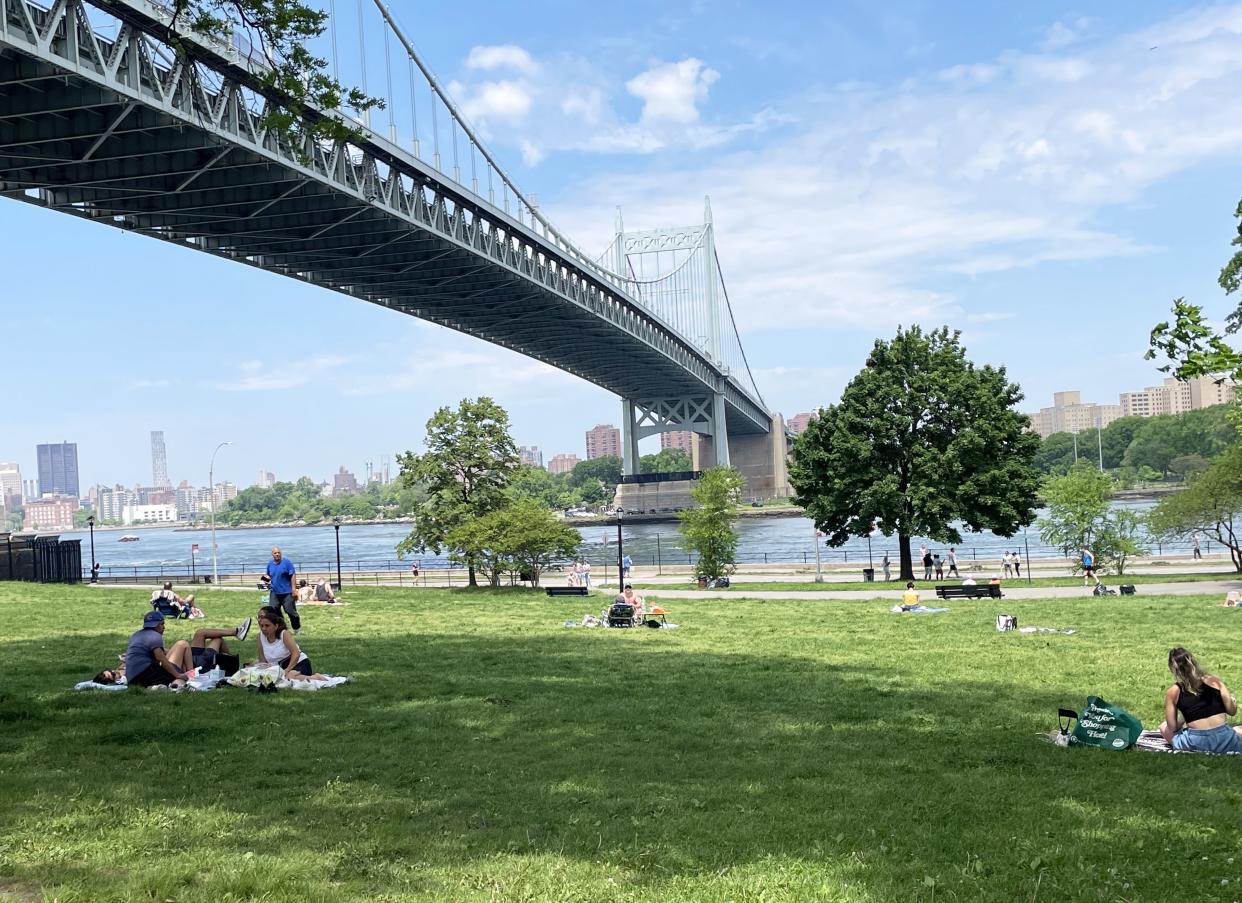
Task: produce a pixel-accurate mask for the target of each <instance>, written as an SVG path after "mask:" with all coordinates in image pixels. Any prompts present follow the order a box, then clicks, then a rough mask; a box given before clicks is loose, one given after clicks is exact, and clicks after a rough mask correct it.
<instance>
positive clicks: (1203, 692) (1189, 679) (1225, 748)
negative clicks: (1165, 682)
mask: <svg viewBox="0 0 1242 903" xmlns="http://www.w3.org/2000/svg"><path fill="white" fill-rule="evenodd" d="M1169 671H1171V672H1172V673H1173V679H1174V680H1175V681H1176V683H1174V684H1173V686H1171V687H1169V689H1168V690H1167V691H1166V692H1165V694H1164V721H1162V722H1161V724H1160V733H1161V735H1162V736H1163V737H1164V739H1165V740H1167V741H1168V742H1169V744H1170V745H1171V746H1172V747H1173V748H1174V749H1183V750H1192V751H1194V752H1207V753H1227V752H1237V753H1242V728H1235V727H1233V726H1231V725H1230V724H1229V716H1230V715H1235V714H1237V711H1238V704H1237V702H1236V701H1235V700H1234V698H1233V694H1232V693H1230V692H1229V688H1228V687H1227V686H1225V682H1224V681H1223V680H1221V679H1220V678H1219V677H1216V676H1215V675H1212V674H1205V673H1204V671H1203V668H1202V667H1201V666H1200V665H1199V662H1198V661H1197V660H1196V659H1195V657H1194V656H1193V655H1191V654H1190V652H1188V651H1187V650H1185V649H1183V648H1182V647H1181V646H1177V647H1175V648H1173V649H1170V650H1169Z"/></svg>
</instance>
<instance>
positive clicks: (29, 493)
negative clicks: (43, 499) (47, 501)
mask: <svg viewBox="0 0 1242 903" xmlns="http://www.w3.org/2000/svg"><path fill="white" fill-rule="evenodd" d="M22 485H24V486H25V487H26V488H25V490H24V492H23V496H24V498H25V500H26V501H28V502H33V501H34V500H35V499H37V498H38V497H39V481H38V480H23V481H22Z"/></svg>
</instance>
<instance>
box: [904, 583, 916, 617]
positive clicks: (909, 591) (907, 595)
mask: <svg viewBox="0 0 1242 903" xmlns="http://www.w3.org/2000/svg"><path fill="white" fill-rule="evenodd" d="M918 604H919V591H918V590H917V589H915V588H914V581H913V580H907V581H906V591H905V592H904V593H902V594H901V610H902V611H909V610H910V609H911V608H914V606H916V605H918Z"/></svg>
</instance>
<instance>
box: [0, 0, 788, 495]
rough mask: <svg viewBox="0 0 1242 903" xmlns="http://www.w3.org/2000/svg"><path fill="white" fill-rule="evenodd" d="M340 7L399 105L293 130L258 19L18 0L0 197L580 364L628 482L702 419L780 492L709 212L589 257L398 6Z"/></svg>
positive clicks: (342, 40)
mask: <svg viewBox="0 0 1242 903" xmlns="http://www.w3.org/2000/svg"><path fill="white" fill-rule="evenodd" d="M328 2H329V4H330V6H329V19H328V23H329V27H328V29H327V31H326V32H325V34H324V35H323V36H322V38H321V41H322V45H323V46H321V47H320V46H317V47H315V48H314V49H315V50H316V51H317V52H318V53H319V55H320V56H322V57H323V58H324V59H326V60H330V65H331V67H332V71H333V74H334V75H335V76H336V77H337V78H339V79H340V80H341V81H342V82H343V83H344V84H347V85H349V84H356V85H358V86H360V87H361V88H362V89H363V90H364V91H366V92H367V93H369V94H372V95H379V96H382V98H383V100H384V102H385V106H384V108H383V110H377V111H368V112H366V113H363V114H361V115H359V116H353V117H350V119H351V121H352V122H351V124H354V125H356V128H354V130H353V132H354V133H353V134H352V135H351V136H349V137H348V138H346V139H343V140H331V141H328V140H323V139H314V138H310V137H306V138H303V139H301V141H300V143H297V139H294V138H291V137H290V132H289V131H288V130H285V131H278V130H275V129H272V128H269V127H268V125H267V123H268V119H267V114H268V113H269V111H270V110H271V109H272V108H273V104H274V103H275V101H274V100H273V98H272V97H271V96H269V94H268V93H265V92H266V88H265V82H264V80H263V75H264V73H265V71H269V68H268V67H269V66H270V64H269V61H268V59H267V57H266V56H265V51H264V50H263V48H261V47H258V46H256V43H255V41H254V40H253V35H251V34H250V33H249V32H247V31H246V30H245V29H242V28H240V27H238V28H235V29H234V30H233V32H232V34H231V39H227V40H226V39H223V38H220V37H218V36H208V35H203V34H199V33H196V32H192V31H189V30H188V29H185V28H182V27H181V26H179V25H176V24H175V23H174V16H173V10H172V9H171V8H169V7H167V6H164V5H162V4H160V3H155V2H149V0H53V2H51V3H50V4H41V3H34V2H29V0H0V195H2V196H3V197H6V198H10V199H14V200H18V201H23V202H26V203H30V204H35V205H38V206H41V207H44V208H46V209H49V210H54V211H59V212H61V213H65V214H70V215H73V216H78V217H82V218H85V219H89V220H92V221H95V222H98V223H102V224H105V225H109V226H112V227H114V228H118V229H123V230H126V231H129V232H134V233H137V234H141V235H145V236H149V237H151V238H156V239H160V240H163V241H165V242H170V243H173V244H177V245H180V246H182V247H187V248H192V249H194V250H198V251H202V252H205V253H209V254H213V255H217V256H219V257H223V258H227V259H229V260H234V261H237V262H239V263H244V264H247V265H250V266H254V267H259V268H262V269H264V270H267V271H270V272H274V273H279V274H283V275H285V276H288V277H290V278H294V279H299V280H302V281H305V282H308V283H311V284H313V285H317V286H320V287H323V288H327V289H330V290H332V291H336V292H340V293H343V294H346V295H349V296H352V297H354V298H357V299H359V300H363V301H367V302H370V303H372V304H376V305H380V306H382V307H385V308H389V309H391V310H394V311H399V312H401V313H405V314H408V315H411V316H414V317H419V318H421V319H424V320H427V321H430V322H433V323H438V324H440V325H443V326H446V327H448V328H451V329H454V330H457V331H460V332H463V333H466V334H468V335H471V336H475V337H478V338H481V339H484V340H486V341H489V342H492V343H494V344H496V345H500V346H503V347H505V348H509V349H512V350H514V351H517V352H519V353H521V354H524V355H527V356H529V357H532V358H536V359H538V360H541V361H545V362H546V363H548V364H550V365H552V366H555V367H557V368H559V369H561V370H564V371H566V372H569V373H572V374H575V375H577V376H579V377H581V378H582V379H585V380H588V381H589V382H592V383H594V384H596V385H598V386H601V387H603V388H605V389H607V390H608V391H610V392H613V393H615V394H616V395H618V396H619V397H620V398H621V400H622V430H623V435H624V441H623V447H624V448H623V461H624V470H625V473H626V474H635V473H637V470H638V452H637V448H638V440H639V439H641V438H643V437H645V436H649V435H654V434H656V433H659V432H664V431H669V430H690V431H692V432H694V433H697V434H699V435H700V436H701V437H703V438H702V439H701V441H700V451H701V454H700V455H699V460H701V461H702V465H701V466H710V465H711V464H729V463H733V464H735V465H740V466H742V468H743V471H744V473H747V476H748V479H750V480H751V482H752V490H755V489H758V490H759V491H760V492H762V491H763V488H764V486H766V484H768V483H772V484H773V488H775V489H778V490H779V488H780V485H781V484H782V483H783V482H784V476H783V473H784V451H785V448H784V431H783V426H782V425H781V424H780V421H779V417H776V418H775V419H774V415H773V414H772V413H770V412H769V411H768V409H767V406H766V405H765V403H764V401H763V398H762V396H761V394H760V392H759V389H758V387H757V386H756V384H755V381H754V378H753V376H752V374H751V370H750V367H749V365H748V363H747V361H746V356H745V352H744V351H743V349H742V344H741V341H740V339H739V337H738V332H737V328H736V324H735V323H734V320H733V314H732V309H731V306H730V303H729V298H728V293H727V290H726V286H725V281H724V278H723V276H722V274H721V268H720V263H719V260H718V257H717V254H716V244H715V233H714V227H713V224H712V219H711V210H710V205H707V204H705V209H704V217H703V222H702V223H699V224H697V225H695V226H693V227H688V228H683V229H667V230H658V231H647V232H626V231H625V230H624V228H623V225H622V222H621V218H620V214H619V213H618V216H617V226H616V234H615V239H614V241H613V242H612V244H611V245H610V246H609V247H608V248H607V249H605V250H604V252H603V253H602V254H592V253H589V252H587V251H584V250H582V249H580V248H579V247H578V246H577V245H575V244H574V243H573V242H572V241H570V240H569V239H568V238H567V237H566V236H565V235H563V234H562V233H561V231H560V230H558V229H557V228H556V227H555V226H554V225H553V224H552V223H551V222H550V221H549V220H548V218H547V217H546V216H545V215H544V214H543V213H542V212H541V211H540V210H539V208H538V206H537V204H535V203H533V202H532V200H531V199H530V198H529V197H528V196H527V195H525V194H523V192H522V191H521V190H520V189H519V188H518V186H517V185H516V184H515V183H514V182H513V180H512V179H511V178H510V177H509V175H508V174H507V173H506V172H505V170H504V169H503V168H502V167H501V165H500V164H499V163H498V162H497V160H496V158H495V157H494V156H493V155H492V154H491V153H490V152H489V151H488V149H487V148H486V147H485V146H484V144H483V142H482V141H481V140H480V138H479V135H478V133H477V132H476V130H475V129H474V128H472V127H471V125H470V123H469V122H468V121H467V120H466V118H465V117H464V116H463V115H462V113H461V111H460V110H459V109H458V107H457V106H456V105H455V104H454V102H453V99H452V98H451V97H450V96H449V95H448V94H447V93H446V91H445V90H444V89H443V88H442V86H441V85H440V83H439V82H438V81H437V79H436V78H435V76H434V74H433V73H432V72H431V70H430V69H429V68H428V66H427V65H426V64H425V62H424V61H423V60H422V58H421V57H420V56H419V54H418V52H417V51H416V49H415V47H414V45H413V44H412V43H411V42H410V40H409V38H408V36H407V34H406V33H405V32H404V31H403V30H402V28H401V26H400V24H399V23H398V21H397V19H396V18H395V16H394V15H393V13H392V11H391V10H389V9H388V8H387V7H386V6H385V5H384V4H383V2H382V0H354V3H355V4H356V7H357V10H356V12H357V16H356V22H355V21H353V17H352V16H350V15H347V14H345V13H344V11H342V12H341V14H340V15H338V10H337V9H336V4H337V0H328ZM346 2H348V0H346ZM351 12H352V10H351ZM343 48H350V49H349V50H348V52H346V51H345V50H343ZM354 48H356V49H354ZM381 51H382V53H381ZM381 84H382V86H383V87H382V89H381V90H379V91H376V90H375V86H376V85H381ZM337 112H339V111H314V110H312V111H310V113H309V115H323V114H325V113H337ZM340 115H342V116H346V115H348V114H346V113H340ZM374 120H379V121H374ZM384 120H386V121H384ZM731 448H732V449H733V450H734V453H733V455H732V456H731V451H730V450H731ZM641 506H642V505H641V502H640V503H639V507H641Z"/></svg>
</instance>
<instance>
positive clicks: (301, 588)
mask: <svg viewBox="0 0 1242 903" xmlns="http://www.w3.org/2000/svg"><path fill="white" fill-rule="evenodd" d="M314 598H315V587H313V586H311V585H310V584H309V583H307V582H306V581H305V580H299V581H298V605H305V604H306V603H307V602H312V601H314Z"/></svg>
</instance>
